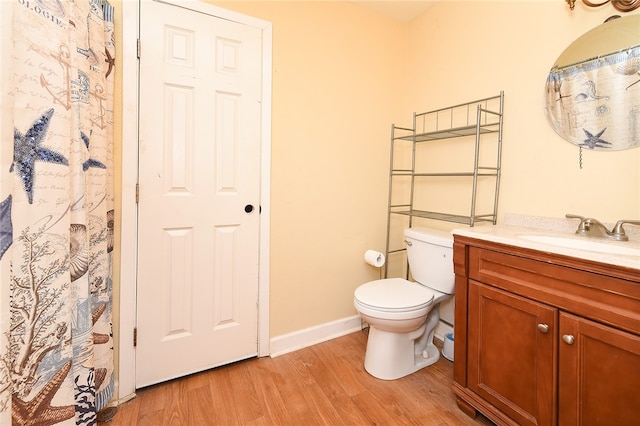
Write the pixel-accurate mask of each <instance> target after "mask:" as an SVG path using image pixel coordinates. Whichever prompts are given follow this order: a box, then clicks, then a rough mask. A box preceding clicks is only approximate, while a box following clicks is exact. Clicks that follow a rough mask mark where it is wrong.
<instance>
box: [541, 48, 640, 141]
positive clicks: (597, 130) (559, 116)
mask: <svg viewBox="0 0 640 426" xmlns="http://www.w3.org/2000/svg"><path fill="white" fill-rule="evenodd" d="M545 89H546V91H545V93H546V99H545V100H546V108H545V112H546V115H547V119H548V121H549V123H550V124H551V127H552V128H553V129H554V130H555V132H556V133H558V134H559V135H560V136H562V137H563V138H564V139H565V140H567V141H569V142H571V143H573V144H576V145H578V146H580V147H582V148H587V149H591V150H603V151H615V150H622V149H629V148H634V147H636V146H640V46H636V47H634V48H630V49H626V50H624V51H622V52H619V53H616V54H612V55H608V56H606V57H601V58H595V59H592V60H589V61H585V62H582V63H580V64H576V65H573V66H569V67H565V68H562V69H555V68H554V69H552V70H551V71H550V73H549V76H548V78H547V84H546V87H545Z"/></svg>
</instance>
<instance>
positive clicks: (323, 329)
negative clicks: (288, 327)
mask: <svg viewBox="0 0 640 426" xmlns="http://www.w3.org/2000/svg"><path fill="white" fill-rule="evenodd" d="M361 329H362V323H361V322H360V316H358V315H354V316H352V317H347V318H343V319H339V320H336V321H332V322H328V323H326V324H320V325H317V326H314V327H310V328H305V329H303V330H299V331H295V332H293V333H289V334H284V335H282V336H278V337H274V338H273V339H271V341H270V346H271V348H270V349H271V354H270V355H269V356H270V357H271V358H275V357H277V356H280V355H284V354H286V353H289V352H293V351H297V350H298V349H302V348H306V347H307V346H312V345H315V344H317V343H321V342H326V341H327V340H331V339H335V338H336V337H340V336H344V335H345V334H349V333H353V332H354V331H358V330H361Z"/></svg>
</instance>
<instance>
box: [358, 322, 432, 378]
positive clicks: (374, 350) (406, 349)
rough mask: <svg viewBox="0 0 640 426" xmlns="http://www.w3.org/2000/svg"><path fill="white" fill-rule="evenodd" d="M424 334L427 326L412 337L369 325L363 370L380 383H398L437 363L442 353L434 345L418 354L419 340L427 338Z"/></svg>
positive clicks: (410, 334) (411, 335)
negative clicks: (397, 381) (417, 342)
mask: <svg viewBox="0 0 640 426" xmlns="http://www.w3.org/2000/svg"><path fill="white" fill-rule="evenodd" d="M425 332H426V330H425V327H424V326H422V327H420V328H418V330H415V331H412V332H409V333H391V332H387V331H381V330H378V329H376V328H375V327H373V326H371V325H370V326H369V338H368V339H367V349H366V352H365V357H364V369H365V370H366V371H367V373H369V374H371V375H372V376H373V377H376V378H378V379H382V380H395V379H399V378H401V377H404V376H407V375H409V374H411V373H415V372H416V371H418V370H420V369H422V368H424V367H428V366H430V365H432V364H434V363H436V362H437V361H438V360H439V359H440V351H439V350H438V348H436V346H435V345H434V344H433V342H432V341H430V342H429V343H428V344H427V345H426V348H424V346H423V348H424V349H423V350H418V352H419V353H415V352H416V350H417V348H416V344H415V343H416V339H424V338H425V337H427V336H423V334H425ZM430 334H431V333H430ZM425 340H426V339H425ZM425 355H426V356H425Z"/></svg>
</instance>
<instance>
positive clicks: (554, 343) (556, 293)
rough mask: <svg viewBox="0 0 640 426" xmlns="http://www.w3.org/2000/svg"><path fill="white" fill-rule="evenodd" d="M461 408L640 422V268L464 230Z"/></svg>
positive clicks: (502, 418) (457, 254) (457, 379)
mask: <svg viewBox="0 0 640 426" xmlns="http://www.w3.org/2000/svg"><path fill="white" fill-rule="evenodd" d="M454 268H455V273H456V294H455V342H456V344H455V347H454V351H455V353H454V360H455V361H454V384H453V391H454V393H455V394H456V398H457V402H458V406H459V407H460V408H461V409H462V410H463V411H464V412H466V413H467V414H468V415H470V416H472V417H475V415H476V413H477V411H480V412H481V413H482V414H484V415H485V416H486V417H488V418H489V419H491V420H492V421H494V422H495V423H496V424H498V425H502V424H504V425H511V424H513V425H516V424H517V425H561V426H565V425H633V424H640V270H635V269H631V268H623V267H618V266H615V265H606V264H601V263H597V262H590V261H584V260H580V259H575V258H571V257H566V256H561V255H557V254H552V253H546V252H540V251H536V250H530V249H525V248H521V247H517V246H510V245H504V244H497V243H492V242H489V241H485V240H477V239H473V238H468V237H462V236H458V235H456V236H455V243H454Z"/></svg>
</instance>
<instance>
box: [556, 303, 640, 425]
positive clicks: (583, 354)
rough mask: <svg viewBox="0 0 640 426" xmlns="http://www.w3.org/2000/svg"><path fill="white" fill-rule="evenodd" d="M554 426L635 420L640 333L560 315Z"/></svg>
mask: <svg viewBox="0 0 640 426" xmlns="http://www.w3.org/2000/svg"><path fill="white" fill-rule="evenodd" d="M559 356H560V366H559V367H560V370H559V371H560V381H559V388H560V390H559V397H560V403H559V425H561V426H573V425H582V426H590V425H607V426H608V425H637V424H640V337H638V336H637V335H634V334H631V333H627V332H623V331H620V330H618V329H615V328H612V327H608V326H606V325H602V324H599V323H596V322H593V321H589V320H586V319H584V318H581V317H577V316H575V315H571V314H567V313H561V314H560V348H559Z"/></svg>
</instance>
